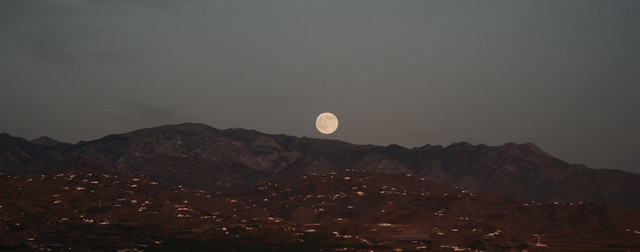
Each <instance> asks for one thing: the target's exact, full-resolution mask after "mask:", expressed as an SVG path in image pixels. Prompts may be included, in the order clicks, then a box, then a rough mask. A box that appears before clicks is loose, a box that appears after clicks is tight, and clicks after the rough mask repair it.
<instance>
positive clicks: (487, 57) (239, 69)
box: [0, 0, 640, 173]
mask: <svg viewBox="0 0 640 252" xmlns="http://www.w3.org/2000/svg"><path fill="white" fill-rule="evenodd" d="M639 27H640V1H637V0H636V1H617V0H603V1H590V0H584V1H581V0H575V1H566V0H537V1H533V0H532V1H528V0H516V1H471V0H468V1H455V0H453V1H423V0H420V1H410V0H400V1H377V0H350V1H332V0H328V1H311V0H309V1H299V0H291V1H281V0H271V1H214V0H211V1H205V0H199V1H196V0H185V1H98V0H60V1H45V0H42V1H29V0H3V1H0V132H6V133H9V134H10V135H13V136H18V137H23V138H26V139H33V138H37V137H40V136H49V137H52V138H54V139H57V140H59V141H64V142H70V143H75V142H78V141H81V140H92V139H97V138H100V137H103V136H106V135H108V134H114V133H124V132H128V131H132V130H136V129H140V128H145V127H154V126H160V125H166V124H177V123H182V122H198V123H205V124H207V125H210V126H212V127H214V128H219V129H226V128H246V129H254V130H258V131H261V132H265V133H271V134H288V135H293V136H298V137H302V136H306V137H314V138H326V139H338V140H342V141H347V142H351V143H356V144H376V145H388V144H399V145H402V146H405V147H408V148H411V147H415V146H423V145H425V144H431V145H438V144H439V145H444V146H447V145H449V144H451V143H455V142H462V141H466V142H469V143H472V144H480V143H483V144H487V145H502V144H504V143H507V142H516V143H526V142H531V143H534V144H536V145H538V146H539V147H540V148H541V149H543V150H544V151H545V152H547V153H549V154H551V155H554V156H555V157H557V158H560V159H562V160H565V161H567V162H569V163H580V164H585V165H587V166H589V167H592V168H608V169H619V170H627V171H633V172H636V173H640V73H639V72H640V65H639V58H640V29H639ZM322 112H332V113H334V114H335V115H336V116H337V117H338V119H339V122H340V124H339V128H338V130H337V131H336V132H335V133H334V134H331V135H323V134H321V133H319V132H318V131H317V130H316V128H315V126H314V123H315V119H316V116H317V115H318V114H320V113H322Z"/></svg>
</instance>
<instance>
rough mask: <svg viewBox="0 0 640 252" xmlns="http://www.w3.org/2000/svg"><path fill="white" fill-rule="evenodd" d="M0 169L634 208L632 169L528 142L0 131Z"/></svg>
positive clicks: (182, 128) (209, 186) (190, 126)
mask: <svg viewBox="0 0 640 252" xmlns="http://www.w3.org/2000/svg"><path fill="white" fill-rule="evenodd" d="M0 142H1V143H2V153H0V161H1V162H0V171H2V172H5V173H38V172H57V171H65V170H78V169H80V170H85V171H92V170H93V171H96V172H110V173H114V174H123V175H134V174H144V175H146V176H149V177H152V178H154V179H156V180H158V181H161V182H166V183H172V184H175V185H180V184H182V185H185V186H187V185H188V186H190V187H192V188H197V189H203V190H208V191H225V190H228V189H229V188H233V187H235V186H244V185H252V184H256V183H262V182H266V181H272V180H274V179H278V178H286V177H292V176H300V175H304V174H313V173H317V174H323V173H328V172H332V171H341V170H345V169H355V170H366V171H381V172H386V173H402V174H413V175H416V176H419V177H424V178H427V179H430V180H433V181H437V182H440V183H443V184H447V185H453V186H458V187H460V188H463V189H467V190H470V191H473V192H492V193H497V194H502V195H510V196H519V197H527V198H530V199H533V200H536V201H539V202H553V201H574V202H578V201H584V202H609V203H614V204H618V205H622V206H627V207H633V208H636V209H640V197H639V195H638V194H639V193H640V188H639V186H640V183H639V181H640V175H638V174H634V173H629V172H623V171H615V170H595V169H590V168H587V167H585V166H582V165H571V164H567V163H566V162H564V161H562V160H559V159H557V158H555V157H553V156H551V155H549V154H547V153H545V152H543V151H542V150H540V149H539V148H538V147H537V146H535V145H533V144H530V143H527V144H514V143H508V144H505V145H502V146H497V147H491V146H486V145H470V144H468V143H456V144H452V145H449V146H447V147H442V146H431V145H425V146H423V147H420V148H413V149H406V148H403V147H401V146H398V145H390V146H386V147H383V146H374V145H354V144H349V143H346V142H342V141H336V140H321V139H312V138H306V137H302V138H297V137H292V136H286V135H270V134H263V133H260V132H257V131H253V130H244V129H228V130H218V129H214V128H211V127H209V126H207V125H203V124H194V123H185V124H180V125H169V126H162V127H156V128H149V129H141V130H137V131H133V132H129V133H126V134H116V135H109V136H106V137H104V138H101V139H98V140H93V141H88V142H82V143H78V144H75V145H72V146H67V145H62V146H43V145H36V144H33V143H30V142H28V141H26V140H23V139H20V138H14V137H11V136H9V135H6V134H3V135H1V136H0Z"/></svg>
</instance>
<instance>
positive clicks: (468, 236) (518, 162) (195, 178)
mask: <svg viewBox="0 0 640 252" xmlns="http://www.w3.org/2000/svg"><path fill="white" fill-rule="evenodd" d="M638 176H639V175H638V174H635V173H629V172H622V171H615V170H595V169H590V168H587V167H585V166H582V165H573V164H568V163H566V162H563V161H561V160H559V159H557V158H554V157H553V156H551V155H549V154H547V153H545V152H543V151H542V150H540V148H538V147H536V146H535V145H533V144H530V143H525V144H514V143H508V144H504V145H502V146H495V147H492V146H486V145H470V144H468V143H456V144H452V145H449V146H447V147H442V146H432V145H425V146H422V147H417V148H412V149H407V148H404V147H401V146H398V145H389V146H375V145H354V144H350V143H346V142H342V141H336V140H322V139H312V138H306V137H301V138H298V137H293V136H286V135H270V134H264V133H260V132H257V131H253V130H245V129H228V130H218V129H214V128H211V127H209V126H206V125H203V124H194V123H185V124H180V125H168V126H162V127H156V128H148V129H141V130H137V131H133V132H129V133H125V134H115V135H109V136H106V137H104V138H101V139H97V140H93V141H87V142H79V143H76V144H67V143H61V142H58V141H56V140H53V139H51V138H48V137H41V138H38V139H34V140H31V141H27V140H25V139H22V138H19V137H13V136H10V135H8V134H0V185H1V186H0V249H16V250H21V251H31V250H33V251H39V250H40V251H42V250H47V251H61V250H80V251H84V250H102V251H113V250H116V249H117V250H121V251H143V250H151V251H175V250H183V251H371V250H374V251H470V250H492V251H508V250H510V251H513V250H528V251H630V250H638V249H640V224H639V223H640V210H638V208H639V207H638V192H639V190H638V188H637V187H638V179H639V177H638ZM634 208H635V209H634Z"/></svg>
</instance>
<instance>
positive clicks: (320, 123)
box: [316, 112, 338, 135]
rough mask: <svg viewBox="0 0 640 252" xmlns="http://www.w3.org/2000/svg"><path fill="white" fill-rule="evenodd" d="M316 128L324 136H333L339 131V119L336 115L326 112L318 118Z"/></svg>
mask: <svg viewBox="0 0 640 252" xmlns="http://www.w3.org/2000/svg"><path fill="white" fill-rule="evenodd" d="M316 128H317V129H318V131H320V133H322V134H325V135H328V134H331V133H333V132H334V131H336V130H337V129H338V118H337V117H336V116H335V115H334V114H331V113H329V112H324V113H322V114H320V115H318V118H316Z"/></svg>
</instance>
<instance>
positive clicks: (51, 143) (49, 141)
mask: <svg viewBox="0 0 640 252" xmlns="http://www.w3.org/2000/svg"><path fill="white" fill-rule="evenodd" d="M30 142H31V143H34V144H37V145H40V146H46V147H54V148H58V147H66V146H71V144H70V143H63V142H60V141H56V140H55V139H53V138H50V137H46V136H42V137H38V138H36V139H33V140H31V141H30Z"/></svg>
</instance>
